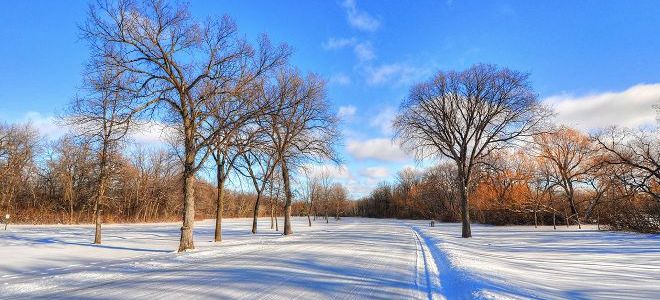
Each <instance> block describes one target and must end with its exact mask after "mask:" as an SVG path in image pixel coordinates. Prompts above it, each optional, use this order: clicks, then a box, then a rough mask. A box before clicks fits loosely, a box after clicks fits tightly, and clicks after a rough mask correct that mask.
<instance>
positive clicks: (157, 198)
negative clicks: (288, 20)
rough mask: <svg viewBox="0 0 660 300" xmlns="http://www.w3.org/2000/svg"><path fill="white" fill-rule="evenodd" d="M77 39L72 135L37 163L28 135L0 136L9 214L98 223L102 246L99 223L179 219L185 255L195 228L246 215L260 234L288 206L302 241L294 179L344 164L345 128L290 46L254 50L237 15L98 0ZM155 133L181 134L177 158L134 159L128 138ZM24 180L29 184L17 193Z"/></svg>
mask: <svg viewBox="0 0 660 300" xmlns="http://www.w3.org/2000/svg"><path fill="white" fill-rule="evenodd" d="M80 28H81V32H82V37H83V39H84V40H86V41H87V42H88V45H89V47H90V51H91V56H90V59H89V62H88V66H87V68H86V72H85V73H84V79H83V88H82V89H81V95H80V96H77V97H76V98H75V99H74V100H73V101H72V102H71V104H70V106H69V109H68V110H67V113H66V114H65V115H64V116H62V123H64V124H65V125H67V126H69V127H70V128H72V133H71V136H67V137H65V138H62V139H61V140H59V141H57V142H56V143H55V144H53V145H43V146H45V149H46V150H47V151H45V152H39V154H37V153H38V151H37V150H38V149H37V148H38V147H39V146H42V145H41V144H40V143H38V139H39V138H38V136H37V134H36V133H35V131H34V130H32V129H31V128H30V127H29V126H26V127H24V128H22V127H18V126H4V125H3V127H1V128H0V132H1V133H2V134H0V137H1V138H0V167H1V168H2V170H3V171H2V173H0V181H1V182H2V183H1V184H2V202H1V203H0V205H2V206H3V208H5V210H7V211H10V210H14V211H20V214H19V215H20V217H19V218H24V219H26V220H31V221H35V216H34V215H32V216H30V215H28V214H26V211H25V210H26V209H30V207H29V206H27V204H30V202H23V200H24V199H27V198H30V197H31V199H32V200H33V201H32V203H31V204H34V205H40V207H39V208H38V209H37V210H36V211H39V212H46V214H45V216H44V217H45V218H47V219H50V220H52V219H54V218H56V217H55V216H54V215H53V212H60V211H65V212H66V213H67V222H68V223H75V222H80V221H87V220H89V218H90V217H91V218H92V219H93V221H94V223H95V224H96V234H95V238H94V243H101V224H102V217H106V218H108V219H110V220H112V219H118V220H127V219H130V220H132V221H138V220H145V221H146V220H154V219H163V218H170V217H173V216H175V215H179V216H181V217H182V221H183V222H182V227H181V239H180V243H179V251H186V250H190V249H194V243H193V226H194V221H195V218H196V217H198V216H200V215H202V216H204V217H206V216H213V217H215V218H216V230H215V241H221V239H222V227H221V225H222V217H223V216H224V215H225V214H227V212H228V211H230V213H229V215H230V216H247V215H248V214H250V215H251V216H252V217H253V220H254V221H253V229H252V231H253V233H256V225H257V218H258V217H259V216H260V215H261V213H260V207H261V206H260V204H261V202H262V201H264V200H265V199H268V203H270V204H271V210H270V211H271V218H272V219H273V218H274V216H273V215H275V214H277V212H279V211H280V209H278V208H277V206H279V205H280V204H282V205H283V208H282V210H281V212H282V213H283V215H284V234H286V235H288V234H292V233H293V230H292V228H291V221H290V219H291V214H292V207H293V204H294V190H293V189H294V188H293V187H292V182H291V176H292V174H293V173H296V172H298V168H297V167H298V166H300V165H302V164H305V163H307V162H309V161H325V160H328V159H330V160H334V161H337V160H338V159H337V156H336V153H335V150H334V146H335V143H336V141H337V140H338V138H339V134H338V131H337V129H336V128H337V122H338V120H337V119H336V117H335V114H334V113H333V112H332V109H331V107H330V105H329V103H328V101H327V98H326V92H325V89H326V87H325V82H324V81H323V79H322V78H320V77H319V76H317V75H315V74H308V75H303V74H301V73H300V72H299V71H298V70H296V69H295V68H294V67H293V66H290V65H289V64H288V58H289V56H290V55H291V50H290V49H289V47H287V46H286V45H285V44H282V45H280V46H273V45H272V44H271V42H270V41H269V39H268V38H267V37H266V36H265V35H264V36H262V37H261V38H260V39H259V40H258V41H257V42H256V43H255V44H252V43H250V42H248V41H247V40H245V39H244V38H242V36H241V35H240V33H239V32H238V29H237V27H236V25H235V23H234V22H233V20H232V19H231V18H229V17H223V18H209V19H207V20H206V21H204V22H201V21H198V20H196V19H195V18H194V17H193V16H192V15H191V14H190V12H189V11H188V8H187V6H186V5H175V6H172V5H170V4H168V3H167V2H165V1H159V0H144V1H131V0H117V1H97V2H96V3H94V4H92V5H90V9H89V12H88V18H87V21H86V22H85V23H84V24H83V25H82V26H81V27H80ZM153 123H157V124H162V125H163V126H164V127H166V128H168V129H170V130H171V131H172V132H173V134H171V136H169V137H168V138H169V140H170V144H171V146H172V148H173V151H172V152H169V153H166V152H144V151H142V150H140V149H137V148H136V149H137V150H136V153H127V150H126V149H131V147H127V146H128V145H129V143H128V140H127V139H126V138H127V136H129V135H130V134H129V133H130V132H131V131H133V130H136V129H138V130H139V126H138V125H140V124H142V125H144V124H153ZM43 158H45V159H46V162H44V161H40V160H41V159H43ZM204 168H211V169H215V170H216V172H215V173H216V174H217V176H216V182H215V184H214V185H212V184H210V183H208V182H205V181H200V180H199V176H200V175H199V172H200V170H202V169H204ZM36 169H38V172H34V170H36ZM231 179H233V180H243V179H245V180H247V181H248V182H250V183H251V184H252V186H253V188H254V194H253V193H249V194H245V193H242V194H241V193H238V194H237V193H233V192H230V191H227V190H226V189H225V185H226V183H227V182H228V181H229V180H231ZM26 181H27V182H30V183H34V184H25V185H23V186H22V188H28V190H26V191H23V190H20V191H19V189H20V188H21V186H20V185H19V182H26ZM274 190H275V191H276V192H275V193H273V191H274ZM267 191H268V193H267ZM20 193H26V194H29V195H30V197H26V195H23V194H20ZM17 199H21V200H19V202H18V203H16V202H17ZM46 199H49V200H53V201H50V202H46ZM253 201H254V202H253ZM248 203H249V204H248ZM26 206H27V207H26ZM48 206H50V207H48ZM53 206H54V207H53ZM59 206H62V207H59ZM64 208H66V209H64ZM200 210H201V213H200ZM232 210H233V211H232ZM211 211H212V212H213V213H211ZM48 212H51V213H48Z"/></svg>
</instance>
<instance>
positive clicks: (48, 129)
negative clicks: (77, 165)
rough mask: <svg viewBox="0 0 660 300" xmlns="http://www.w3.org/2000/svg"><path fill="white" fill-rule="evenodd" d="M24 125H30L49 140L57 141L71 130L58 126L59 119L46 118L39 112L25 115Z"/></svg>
mask: <svg viewBox="0 0 660 300" xmlns="http://www.w3.org/2000/svg"><path fill="white" fill-rule="evenodd" d="M21 122H22V123H30V124H31V125H32V126H33V127H34V128H35V129H36V130H37V131H39V134H41V135H43V136H45V137H46V138H47V139H49V140H56V139H58V138H60V137H62V136H64V135H65V134H67V133H68V132H69V131H70V130H69V128H68V127H67V126H64V125H60V124H57V118H56V117H54V116H44V115H42V114H40V113H38V112H34V111H30V112H28V113H26V114H25V116H24V117H23V120H21Z"/></svg>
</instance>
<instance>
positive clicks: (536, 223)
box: [534, 209, 539, 228]
mask: <svg viewBox="0 0 660 300" xmlns="http://www.w3.org/2000/svg"><path fill="white" fill-rule="evenodd" d="M538 227H539V222H538V217H537V216H536V209H535V210H534V228H538Z"/></svg>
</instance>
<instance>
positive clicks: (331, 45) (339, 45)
mask: <svg viewBox="0 0 660 300" xmlns="http://www.w3.org/2000/svg"><path fill="white" fill-rule="evenodd" d="M356 43H357V39H356V38H354V37H353V38H350V39H349V38H334V37H331V38H329V39H328V40H327V41H326V42H325V43H323V45H322V46H323V49H325V50H337V49H343V48H346V47H353V46H354V45H355V44H356Z"/></svg>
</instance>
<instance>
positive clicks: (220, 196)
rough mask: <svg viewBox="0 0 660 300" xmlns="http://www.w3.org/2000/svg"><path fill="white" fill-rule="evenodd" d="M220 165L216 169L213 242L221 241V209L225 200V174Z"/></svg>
mask: <svg viewBox="0 0 660 300" xmlns="http://www.w3.org/2000/svg"><path fill="white" fill-rule="evenodd" d="M222 168H223V167H222V166H220V167H218V171H217V184H218V186H217V188H216V189H217V191H216V192H217V195H216V201H215V235H214V237H213V241H214V242H221V241H222V211H223V210H224V202H225V201H224V200H225V176H224V175H223V174H222Z"/></svg>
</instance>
